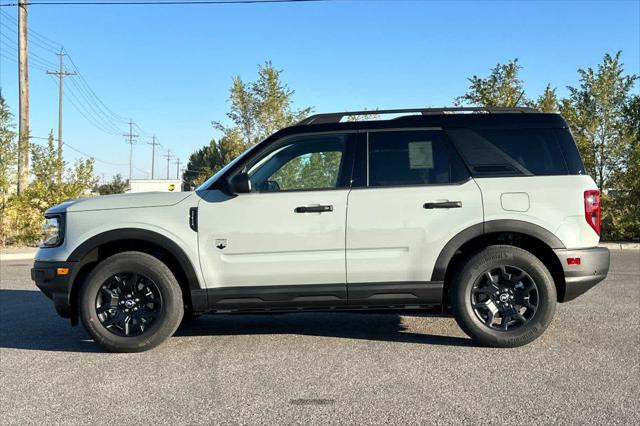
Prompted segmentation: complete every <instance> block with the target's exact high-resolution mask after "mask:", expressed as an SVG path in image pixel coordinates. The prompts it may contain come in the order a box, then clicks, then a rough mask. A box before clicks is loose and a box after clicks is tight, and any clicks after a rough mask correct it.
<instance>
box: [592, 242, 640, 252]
mask: <svg viewBox="0 0 640 426" xmlns="http://www.w3.org/2000/svg"><path fill="white" fill-rule="evenodd" d="M598 245H599V246H600V247H606V248H608V249H609V250H640V243H600V244H598Z"/></svg>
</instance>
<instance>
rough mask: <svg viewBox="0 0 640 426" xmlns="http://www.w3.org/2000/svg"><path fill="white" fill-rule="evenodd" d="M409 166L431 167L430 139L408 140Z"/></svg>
mask: <svg viewBox="0 0 640 426" xmlns="http://www.w3.org/2000/svg"><path fill="white" fill-rule="evenodd" d="M409 168H410V169H412V170H413V169H432V168H433V148H432V146H431V141H419V142H409Z"/></svg>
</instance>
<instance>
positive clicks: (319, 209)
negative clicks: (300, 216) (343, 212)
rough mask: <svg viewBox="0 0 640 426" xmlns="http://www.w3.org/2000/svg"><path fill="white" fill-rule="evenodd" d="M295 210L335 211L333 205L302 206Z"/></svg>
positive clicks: (297, 211)
mask: <svg viewBox="0 0 640 426" xmlns="http://www.w3.org/2000/svg"><path fill="white" fill-rule="evenodd" d="M293 211H294V212H296V213H327V212H332V211H333V206H320V205H318V206H300V207H296V208H295V209H294V210H293Z"/></svg>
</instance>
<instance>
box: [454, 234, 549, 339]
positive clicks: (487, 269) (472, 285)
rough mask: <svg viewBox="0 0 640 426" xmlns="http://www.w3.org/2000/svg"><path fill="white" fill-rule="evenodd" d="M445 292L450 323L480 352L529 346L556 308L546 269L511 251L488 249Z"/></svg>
mask: <svg viewBox="0 0 640 426" xmlns="http://www.w3.org/2000/svg"><path fill="white" fill-rule="evenodd" d="M451 290H452V291H451V306H452V308H453V311H454V314H455V318H456V321H457V322H458V324H459V325H460V327H461V328H462V329H463V330H464V331H465V332H466V333H467V334H468V335H469V336H470V337H472V338H473V339H475V340H476V341H477V342H479V343H480V344H482V345H486V346H493V347H515V346H521V345H525V344H527V343H529V342H531V341H533V340H535V339H536V338H538V337H539V336H540V335H541V334H542V333H543V332H544V330H545V329H546V328H547V327H548V325H549V324H550V323H551V320H552V319H553V315H554V313H555V308H556V288H555V285H554V282H553V278H552V277H551V274H550V273H549V271H548V269H547V268H546V267H545V266H544V264H543V263H542V262H541V261H540V259H538V258H537V257H536V256H534V255H533V254H531V253H529V252H528V251H526V250H523V249H521V248H518V247H513V246H506V245H496V246H490V247H488V248H486V249H484V250H482V251H480V252H479V253H477V254H476V255H474V256H473V257H471V258H470V259H469V260H468V261H467V262H466V263H465V264H464V265H463V266H462V267H461V269H460V270H459V271H458V273H457V274H456V276H455V277H454V281H453V283H452V289H451Z"/></svg>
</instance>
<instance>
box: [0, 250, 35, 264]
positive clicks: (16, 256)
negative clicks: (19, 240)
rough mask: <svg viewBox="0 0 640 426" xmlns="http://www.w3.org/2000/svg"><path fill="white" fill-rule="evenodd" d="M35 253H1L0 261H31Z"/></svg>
mask: <svg viewBox="0 0 640 426" xmlns="http://www.w3.org/2000/svg"><path fill="white" fill-rule="evenodd" d="M35 255H36V252H35V251H34V252H32V253H2V254H0V261H3V262H4V261H5V260H33V258H34V257H35Z"/></svg>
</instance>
